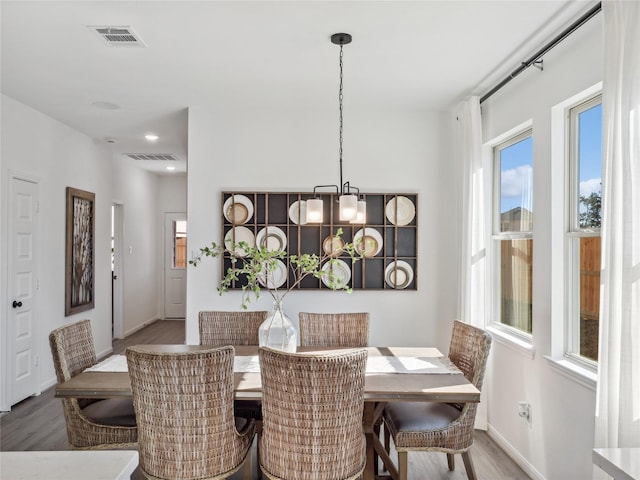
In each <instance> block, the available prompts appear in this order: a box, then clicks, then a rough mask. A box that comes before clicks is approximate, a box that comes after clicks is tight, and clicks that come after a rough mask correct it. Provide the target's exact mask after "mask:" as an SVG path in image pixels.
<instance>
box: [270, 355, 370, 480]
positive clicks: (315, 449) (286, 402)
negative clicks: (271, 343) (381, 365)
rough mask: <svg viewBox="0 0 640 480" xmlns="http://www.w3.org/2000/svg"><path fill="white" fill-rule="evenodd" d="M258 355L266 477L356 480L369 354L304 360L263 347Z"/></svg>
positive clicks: (361, 466) (362, 443)
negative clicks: (365, 374)
mask: <svg viewBox="0 0 640 480" xmlns="http://www.w3.org/2000/svg"><path fill="white" fill-rule="evenodd" d="M259 355H260V372H261V377H262V414H263V432H262V436H261V440H260V448H259V451H260V466H261V469H262V471H263V473H264V474H265V475H266V476H267V478H270V479H283V480H347V479H354V478H358V476H359V475H360V474H361V472H362V471H363V469H364V464H365V438H364V433H363V430H362V412H363V408H364V373H365V367H366V362H367V352H366V350H349V351H342V352H339V353H338V352H335V353H330V354H322V355H305V354H288V353H283V352H279V351H275V350H271V349H268V348H261V349H260V351H259Z"/></svg>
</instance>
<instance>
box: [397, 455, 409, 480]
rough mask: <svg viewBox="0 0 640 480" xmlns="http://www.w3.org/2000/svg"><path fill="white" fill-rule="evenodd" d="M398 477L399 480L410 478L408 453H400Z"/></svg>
mask: <svg viewBox="0 0 640 480" xmlns="http://www.w3.org/2000/svg"><path fill="white" fill-rule="evenodd" d="M398 475H399V477H398V480H407V479H408V478H409V459H408V452H398Z"/></svg>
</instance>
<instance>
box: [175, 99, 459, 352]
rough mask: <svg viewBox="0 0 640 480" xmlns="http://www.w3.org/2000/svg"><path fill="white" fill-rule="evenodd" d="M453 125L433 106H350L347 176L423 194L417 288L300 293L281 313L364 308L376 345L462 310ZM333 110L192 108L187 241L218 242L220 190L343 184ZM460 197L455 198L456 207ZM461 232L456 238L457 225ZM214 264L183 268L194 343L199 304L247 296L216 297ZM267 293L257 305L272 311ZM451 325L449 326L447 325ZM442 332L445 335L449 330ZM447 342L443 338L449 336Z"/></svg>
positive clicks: (376, 188) (404, 338)
mask: <svg viewBox="0 0 640 480" xmlns="http://www.w3.org/2000/svg"><path fill="white" fill-rule="evenodd" d="M450 124H451V122H450V121H449V120H447V118H443V117H441V116H440V115H439V114H434V113H426V112H406V111H405V112H397V111H354V109H351V110H349V112H348V122H346V123H345V130H344V139H345V140H344V179H345V180H349V181H351V182H352V184H354V185H356V186H358V187H360V188H361V189H362V190H363V191H364V192H367V191H368V192H417V193H418V194H419V201H418V205H417V211H418V225H419V229H418V232H419V233H418V240H419V241H418V271H419V277H418V284H419V289H418V290H417V291H354V292H353V293H352V294H351V295H349V294H346V293H344V292H324V291H295V292H292V293H291V294H290V295H289V296H287V298H286V300H285V305H284V309H285V313H287V314H288V315H289V316H290V317H291V318H292V319H296V320H297V316H298V312H299V311H301V310H307V311H325V312H331V311H369V312H371V334H370V341H371V344H373V345H375V344H378V345H383V344H384V345H389V344H392V345H418V344H425V343H426V344H434V343H437V344H439V345H440V346H441V347H442V346H443V345H441V344H440V343H439V338H440V322H443V321H444V322H450V321H451V320H452V319H453V315H454V313H455V311H456V305H455V301H456V291H455V284H456V283H455V282H456V278H457V277H456V275H457V273H456V268H455V267H454V268H452V265H457V255H458V250H457V245H458V239H457V238H456V237H455V232H456V229H457V225H456V219H455V218H454V217H455V216H454V215H451V214H450V213H449V211H450V209H453V211H455V209H456V208H458V207H457V205H456V201H457V200H456V198H455V196H454V195H453V194H452V193H451V190H452V189H451V188H450V186H451V184H452V182H453V181H454V180H453V179H452V178H451V177H450V170H449V169H448V164H449V163H450V162H451V158H450V157H451V156H450V155H449V154H448V152H447V150H446V146H447V145H448V144H449V143H448V141H449V140H450V128H451V127H450ZM337 140H338V139H337V115H336V112H335V111H333V110H326V111H313V112H308V111H303V110H292V111H283V110H270V111H237V110H236V111H215V112H213V111H212V110H209V109H206V108H191V109H190V111H189V169H188V184H189V189H188V215H189V250H190V252H194V251H197V250H198V249H199V248H200V247H201V246H204V245H208V244H210V242H211V241H216V242H218V243H220V241H221V239H222V226H221V219H222V204H221V200H220V199H221V191H223V190H229V189H235V190H246V191H293V192H298V191H311V190H312V189H313V186H314V185H316V184H327V183H338V182H339V170H338V152H337V143H338V142H337ZM452 203H453V205H452ZM452 232H453V233H454V238H451V233H452ZM219 280H220V265H219V261H218V260H217V259H216V260H212V259H208V260H207V261H206V262H205V263H203V264H202V265H201V266H199V267H197V268H194V267H189V269H188V285H187V342H188V343H197V342H198V328H197V315H198V312H199V311H200V310H214V309H222V310H224V309H227V310H234V309H239V308H240V294H239V293H238V292H228V293H226V294H225V295H223V296H219V295H218V293H217V291H216V287H217V285H218V282H219ZM271 306H272V305H271V302H270V300H269V297H268V295H266V294H265V295H263V296H262V297H261V298H260V299H259V301H258V302H256V303H255V304H252V305H251V308H252V309H267V310H269V309H271ZM447 330H448V329H447ZM444 337H446V338H448V332H447V334H446V335H444ZM444 346H445V347H446V344H445V345H444Z"/></svg>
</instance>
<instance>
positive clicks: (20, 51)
mask: <svg viewBox="0 0 640 480" xmlns="http://www.w3.org/2000/svg"><path fill="white" fill-rule="evenodd" d="M593 3H594V2H592V1H555V0H543V1H542V0H541V1H519V0H511V1H504V0H503V1H489V0H487V1H481V0H476V1H452V0H443V1H408V2H405V1H393V0H392V1H386V2H385V1H350V2H349V1H320V2H314V1H280V2H273V1H253V2H249V1H241V0H236V1H144V0H143V1H66V2H63V1H51V0H49V1H39V2H37V1H28V0H20V1H6V0H2V1H1V3H0V6H1V11H0V21H1V35H2V37H1V40H2V50H1V60H2V69H1V75H2V77H1V84H0V85H1V88H2V93H4V94H6V95H8V96H10V97H13V98H15V99H16V100H18V101H20V102H23V103H25V104H27V105H29V106H31V107H33V108H35V109H37V110H39V111H41V112H43V113H45V114H47V115H49V116H51V117H53V118H56V119H58V120H60V121H61V122H63V123H65V124H67V125H70V126H71V127H73V128H75V129H77V130H79V131H81V132H84V133H86V134H87V135H89V136H90V137H92V138H94V139H96V140H98V141H106V139H107V138H115V139H117V142H116V143H113V144H111V146H112V148H113V150H114V151H115V152H117V153H172V154H174V155H176V156H177V157H178V158H179V159H180V161H179V162H178V163H179V168H178V171H184V170H185V168H186V165H185V164H186V157H187V109H188V108H189V107H192V106H206V107H207V108H212V109H215V108H229V107H233V108H247V109H249V108H291V109H304V110H310V111H312V110H316V109H326V108H334V109H336V113H337V87H338V52H339V48H338V47H337V46H335V45H333V44H331V42H330V40H329V37H330V36H331V34H332V33H336V32H347V33H350V34H352V35H353V43H352V44H350V45H348V46H346V47H345V49H344V70H345V71H344V76H345V77H344V85H345V86H344V95H345V110H346V105H347V99H348V108H349V109H353V108H360V109H366V108H376V109H379V108H388V109H416V110H445V109H448V108H451V106H453V105H455V103H456V102H457V101H459V100H460V99H462V98H464V96H466V95H469V94H471V93H474V94H483V93H485V92H486V91H487V90H488V89H489V88H490V87H492V86H493V84H495V83H496V82H497V81H499V80H501V79H502V78H503V77H504V76H505V75H506V74H507V73H509V72H510V71H512V70H513V69H515V67H517V65H518V63H519V62H520V61H522V60H524V59H526V58H527V57H528V56H529V55H530V54H531V53H532V52H533V51H534V50H535V49H537V48H539V47H540V46H541V45H542V44H543V42H545V41H547V40H548V39H549V38H550V37H551V36H552V35H554V34H556V33H557V32H558V31H559V30H560V29H561V28H563V27H564V26H566V25H567V24H568V23H570V22H571V21H572V20H573V19H574V18H575V17H577V16H578V15H579V14H581V13H582V12H583V11H585V10H587V9H588V8H589V7H590V6H591V5H593ZM87 26H129V27H131V28H132V29H133V30H134V31H135V32H136V33H137V34H138V35H139V37H140V38H141V39H142V41H143V42H144V43H145V44H146V46H147V48H114V47H109V46H107V45H105V44H104V43H103V42H102V41H101V40H100V39H99V38H98V36H97V35H95V34H94V33H93V32H92V31H91V30H90V29H88V28H87ZM532 70H533V69H532ZM527 74H532V73H527ZM94 102H110V103H114V104H117V105H118V106H119V107H120V108H119V109H117V110H105V109H100V108H97V107H96V106H94V105H93V103H94ZM148 132H153V133H156V134H158V135H159V136H160V139H159V140H158V141H157V142H155V143H153V144H152V143H149V142H148V141H146V140H145V139H144V134H145V133H148ZM132 161H133V160H132ZM137 163H138V164H140V163H144V165H145V167H146V168H148V169H151V170H155V171H158V172H162V171H164V168H163V167H164V165H165V163H162V164H161V165H157V164H155V162H149V161H145V162H141V161H138V162H137Z"/></svg>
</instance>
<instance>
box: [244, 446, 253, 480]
mask: <svg viewBox="0 0 640 480" xmlns="http://www.w3.org/2000/svg"><path fill="white" fill-rule="evenodd" d="M251 464H252V462H251V452H249V453H248V454H247V458H245V459H244V465H243V467H242V480H251V473H252V471H251V466H252V465H251Z"/></svg>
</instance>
